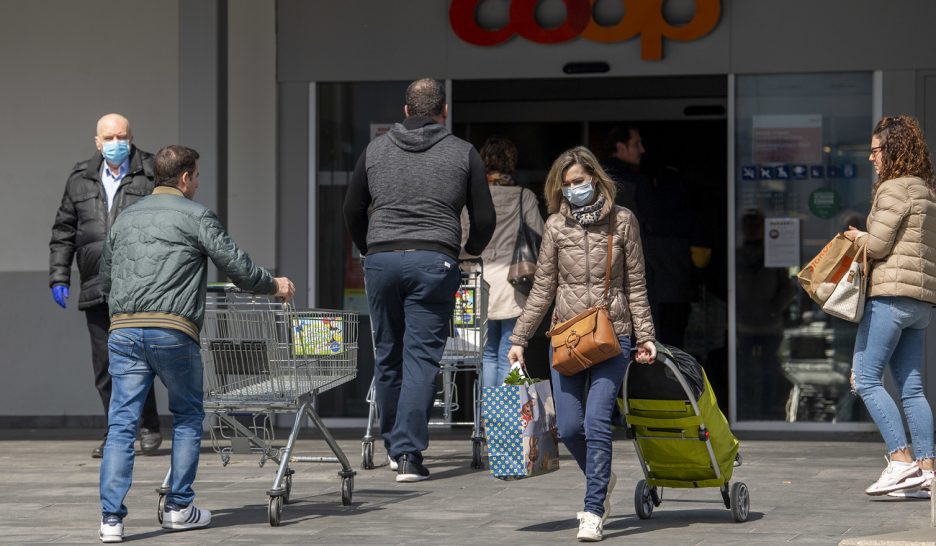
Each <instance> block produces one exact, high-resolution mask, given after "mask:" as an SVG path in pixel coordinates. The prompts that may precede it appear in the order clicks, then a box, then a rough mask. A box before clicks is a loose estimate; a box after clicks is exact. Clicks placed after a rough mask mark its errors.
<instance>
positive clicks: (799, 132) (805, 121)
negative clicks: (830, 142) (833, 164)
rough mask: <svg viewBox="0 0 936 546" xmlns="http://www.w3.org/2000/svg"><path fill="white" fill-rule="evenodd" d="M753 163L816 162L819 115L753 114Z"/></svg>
mask: <svg viewBox="0 0 936 546" xmlns="http://www.w3.org/2000/svg"><path fill="white" fill-rule="evenodd" d="M751 134H752V135H753V161H752V162H753V163H820V162H821V161H822V116H821V115H820V114H794V115H771V116H754V117H753V127H752V131H751Z"/></svg>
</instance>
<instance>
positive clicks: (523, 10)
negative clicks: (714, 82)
mask: <svg viewBox="0 0 936 546" xmlns="http://www.w3.org/2000/svg"><path fill="white" fill-rule="evenodd" d="M483 1H484V0H452V4H451V7H450V8H449V22H450V24H451V26H452V30H453V31H454V32H455V34H456V35H457V36H458V37H459V38H461V39H462V40H464V41H466V42H468V43H469V44H474V45H477V46H482V47H487V46H494V45H498V44H501V43H504V42H506V41H507V40H510V39H511V38H513V37H514V36H515V35H520V36H521V37H522V38H524V39H526V40H529V41H531V42H536V43H538V44H558V43H562V42H567V41H569V40H573V39H575V38H576V37H579V36H581V37H582V38H585V39H586V40H591V41H592V42H600V43H615V42H625V41H627V40H630V39H631V38H634V37H635V36H637V35H640V58H641V59H643V60H645V61H658V60H660V59H662V58H663V38H668V39H670V40H677V41H682V42H687V41H692V40H697V39H699V38H701V37H702V36H705V35H706V34H708V33H709V32H711V31H712V29H714V28H715V26H716V25H717V24H718V19H719V17H720V16H721V0H695V15H694V16H693V17H692V20H691V21H689V22H688V23H686V24H684V25H680V26H673V25H671V24H669V22H668V21H667V20H666V18H665V17H664V16H663V3H664V2H665V1H666V0H622V1H623V2H624V9H625V15H624V17H623V18H622V19H621V20H620V21H619V22H618V23H616V24H614V25H612V26H604V25H600V24H598V22H596V21H595V20H594V18H593V17H592V7H593V6H594V4H595V3H596V2H598V0H563V3H564V4H565V7H566V18H565V21H563V22H562V24H561V25H559V26H558V27H555V28H543V27H542V26H540V25H539V23H537V22H536V7H537V5H538V4H539V0H511V2H510V12H509V13H510V17H509V21H508V23H507V24H506V25H505V26H504V27H503V28H499V29H486V28H482V27H481V26H480V25H479V24H478V21H477V19H476V18H475V11H476V10H477V8H478V5H479V4H481V2H483Z"/></svg>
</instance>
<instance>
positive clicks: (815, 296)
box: [796, 233, 859, 305]
mask: <svg viewBox="0 0 936 546" xmlns="http://www.w3.org/2000/svg"><path fill="white" fill-rule="evenodd" d="M858 251H859V247H858V245H857V244H855V243H853V242H852V241H849V240H848V239H846V238H845V236H844V235H842V234H841V233H839V234H838V235H836V236H835V238H834V239H832V240H831V241H829V243H828V244H826V246H825V247H823V248H822V250H821V251H820V252H819V254H817V255H816V257H815V258H813V259H812V260H811V261H810V262H809V263H808V264H806V266H805V267H804V268H803V269H802V271H800V272H799V273H798V274H797V275H796V278H797V279H798V280H799V283H800V286H802V287H803V290H805V291H806V294H807V295H808V296H809V297H810V299H812V300H813V301H815V302H816V303H818V304H819V305H822V304H824V303H825V301H826V300H827V299H828V298H829V296H830V295H831V294H832V290H833V289H834V287H835V285H836V284H838V282H839V280H841V279H842V277H844V276H845V275H847V274H848V269H849V267H850V266H851V264H852V262H853V261H854V260H855V258H856V257H857V255H858Z"/></svg>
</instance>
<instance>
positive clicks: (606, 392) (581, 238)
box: [509, 146, 656, 542]
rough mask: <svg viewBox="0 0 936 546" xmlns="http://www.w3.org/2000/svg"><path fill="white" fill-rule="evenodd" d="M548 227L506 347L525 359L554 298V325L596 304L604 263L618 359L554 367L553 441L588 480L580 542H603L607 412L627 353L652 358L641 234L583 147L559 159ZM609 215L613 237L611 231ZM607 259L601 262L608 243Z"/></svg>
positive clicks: (552, 176) (608, 475)
mask: <svg viewBox="0 0 936 546" xmlns="http://www.w3.org/2000/svg"><path fill="white" fill-rule="evenodd" d="M544 193H545V197H546V202H547V204H548V206H549V212H550V213H551V214H550V216H549V218H548V219H547V220H546V229H545V231H544V233H543V242H542V246H541V247H540V254H539V260H538V262H537V264H536V268H537V269H536V278H535V281H534V286H533V289H532V291H531V292H530V296H529V298H528V299H527V302H526V305H525V306H524V309H523V314H521V315H520V318H519V319H517V323H516V325H515V326H514V330H513V336H511V338H510V340H511V342H512V343H513V347H512V348H511V349H510V353H509V358H510V361H511V362H517V361H519V362H520V364H521V365H522V364H524V362H523V351H524V347H526V346H527V342H528V340H529V339H530V336H531V335H532V334H533V332H534V330H535V329H536V327H537V326H538V325H539V323H540V322H541V321H542V320H543V315H545V313H546V310H547V309H548V308H549V306H550V304H552V303H553V301H555V304H556V306H555V311H554V312H553V316H552V324H553V325H555V324H557V323H559V322H562V321H565V320H568V319H570V318H572V317H574V316H575V315H577V314H579V313H581V312H582V311H585V310H586V309H588V308H590V307H592V306H594V305H596V304H598V303H599V300H600V299H601V298H602V295H603V292H604V284H605V275H606V273H605V272H606V265H607V260H611V278H610V279H609V281H610V282H609V287H608V297H607V301H606V302H605V303H606V305H607V309H608V314H609V316H610V318H611V322H612V323H613V325H614V331H615V332H616V333H617V335H618V339H619V340H620V343H621V349H622V353H621V354H620V355H618V356H616V357H613V358H610V359H608V360H606V361H604V362H601V363H599V364H596V365H594V366H592V367H591V368H588V369H587V370H585V371H582V372H580V373H578V374H576V375H573V376H564V375H561V374H559V373H558V372H556V371H555V370H553V372H552V384H553V397H554V400H555V403H556V419H557V425H558V428H559V437H560V438H561V439H562V442H563V443H564V444H565V446H566V448H568V450H569V451H570V452H571V453H572V456H573V457H575V461H576V462H577V463H578V465H579V468H581V469H582V472H584V473H585V483H586V492H585V509H584V511H582V512H579V513H578V519H579V532H578V539H579V540H580V541H589V542H592V541H598V540H601V539H602V526H603V523H604V520H605V519H607V517H608V512H609V509H610V498H611V490H612V489H613V488H614V483H615V476H614V473H612V472H611V410H612V408H613V406H614V403H615V402H614V401H615V396H616V394H617V392H618V389H619V388H620V386H621V382H622V381H623V379H624V369H625V367H626V366H627V362H628V360H629V359H630V355H631V350H632V349H633V348H634V347H636V348H637V360H638V361H640V362H652V361H653V359H654V358H655V357H656V348H655V344H654V337H655V334H654V329H653V322H652V320H651V318H650V304H649V302H648V301H647V288H646V283H645V280H644V260H643V253H642V251H641V246H640V230H639V227H638V225H637V219H636V218H635V217H634V214H633V213H632V212H631V211H630V210H628V209H626V208H624V207H620V206H616V205H615V204H614V193H615V187H614V182H612V181H611V179H610V178H609V177H608V175H607V174H606V173H605V172H604V170H603V169H602V168H601V167H600V166H599V164H598V160H597V159H596V158H595V156H594V155H592V153H591V152H590V151H588V149H587V148H584V147H581V146H580V147H576V148H573V149H571V150H568V151H566V152H564V153H562V154H561V155H560V156H559V157H558V158H557V159H556V161H555V162H553V165H552V168H551V169H550V171H549V176H548V178H547V179H546V186H545V189H544ZM610 215H614V218H615V223H614V232H613V233H609V219H610ZM609 236H613V239H612V253H611V256H608V255H607V248H608V237H609Z"/></svg>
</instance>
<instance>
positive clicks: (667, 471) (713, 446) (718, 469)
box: [623, 344, 750, 522]
mask: <svg viewBox="0 0 936 546" xmlns="http://www.w3.org/2000/svg"><path fill="white" fill-rule="evenodd" d="M623 410H624V411H623V413H624V416H625V418H626V420H627V426H628V428H629V430H630V432H631V434H632V436H633V438H634V447H635V448H636V451H637V456H638V457H639V458H640V466H641V468H643V472H644V477H645V479H643V480H640V482H638V484H637V489H636V491H635V492H634V507H635V509H636V511H637V515H638V516H639V517H640V518H641V519H647V518H649V517H650V516H651V514H652V513H653V508H654V507H656V506H660V504H661V503H662V501H663V488H664V487H679V488H699V487H718V488H719V489H720V490H721V494H722V500H723V501H724V503H725V507H726V508H728V509H729V510H731V515H732V517H733V518H734V520H735V521H737V522H741V521H746V520H747V517H748V509H749V507H750V496H749V494H748V488H747V486H746V485H744V483H743V482H738V481H736V482H734V483H731V484H730V483H729V482H730V480H731V475H732V472H733V470H734V467H735V466H740V465H741V456H740V455H739V454H738V447H739V443H738V439H737V438H735V437H734V435H733V434H732V433H731V430H730V429H729V428H728V420H727V419H725V416H724V415H723V414H722V412H721V410H719V409H718V404H717V402H716V400H715V394H714V393H713V392H712V387H711V385H709V382H708V379H707V378H706V377H705V371H704V370H703V369H702V366H700V365H699V363H698V362H696V361H695V359H693V358H692V357H691V356H690V355H688V354H687V353H685V352H683V351H681V350H679V349H677V348H676V347H671V346H668V345H661V344H657V358H656V361H655V362H654V363H653V364H650V365H645V364H637V363H634V362H631V364H630V365H629V366H628V367H627V371H626V372H625V374H624V407H623Z"/></svg>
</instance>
